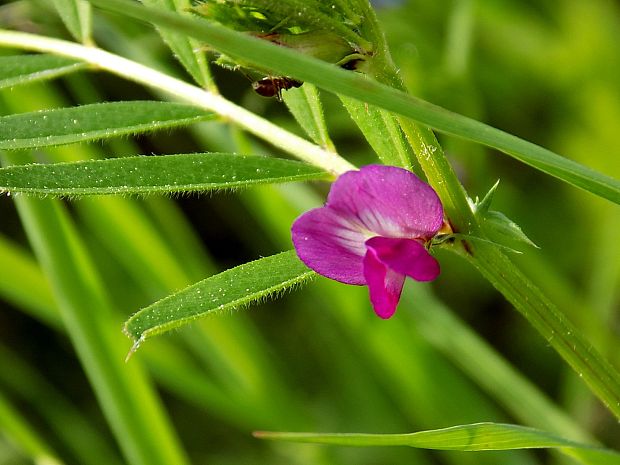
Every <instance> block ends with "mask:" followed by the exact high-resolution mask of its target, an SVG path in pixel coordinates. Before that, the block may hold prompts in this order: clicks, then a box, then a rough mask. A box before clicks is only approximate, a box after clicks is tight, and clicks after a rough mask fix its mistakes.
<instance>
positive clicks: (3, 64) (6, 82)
mask: <svg viewBox="0 0 620 465" xmlns="http://www.w3.org/2000/svg"><path fill="white" fill-rule="evenodd" d="M84 68H86V65H85V64H84V63H79V62H76V61H75V60H70V59H69V58H64V57H58V56H54V55H15V56H6V57H0V89H3V88H6V87H13V86H18V85H20V84H28V83H30V82H34V81H42V80H46V79H53V78H56V77H58V76H62V75H64V74H68V73H71V72H74V71H77V70H80V69H84Z"/></svg>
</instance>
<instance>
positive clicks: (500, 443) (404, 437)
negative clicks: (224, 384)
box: [255, 423, 620, 465]
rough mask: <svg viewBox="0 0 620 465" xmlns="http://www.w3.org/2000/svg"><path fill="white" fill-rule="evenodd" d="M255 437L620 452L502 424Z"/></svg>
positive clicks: (615, 458) (608, 463)
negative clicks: (399, 432)
mask: <svg viewBox="0 0 620 465" xmlns="http://www.w3.org/2000/svg"><path fill="white" fill-rule="evenodd" d="M255 436H257V437H259V438H263V439H274V440H281V441H293V442H307V443H318V444H332V445H339V446H364V447H366V446H409V447H416V448H420V449H436V450H457V451H484V450H513V449H546V448H551V449H560V450H561V451H562V452H563V453H565V454H567V455H570V456H572V457H574V458H576V459H578V460H579V461H581V462H582V463H584V464H588V465H617V464H620V454H618V453H617V452H615V451H612V450H609V449H602V448H598V447H594V446H589V445H586V444H581V443H578V442H575V441H570V440H568V439H564V438H562V437H560V436H557V435H554V434H551V433H547V432H545V431H541V430H537V429H534V428H526V427H523V426H518V425H508V424H501V423H475V424H471V425H460V426H453V427H450V428H444V429H436V430H429V431H420V432H417V433H408V434H346V433H345V434H321V433H272V432H258V433H255Z"/></svg>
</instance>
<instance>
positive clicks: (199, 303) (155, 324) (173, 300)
mask: <svg viewBox="0 0 620 465" xmlns="http://www.w3.org/2000/svg"><path fill="white" fill-rule="evenodd" d="M313 275H314V272H313V271H310V270H309V269H308V268H307V267H306V266H305V265H304V264H303V263H301V262H300V261H299V259H298V258H297V255H296V254H295V252H294V251H289V252H283V253H280V254H277V255H273V256H271V257H265V258H261V259H259V260H255V261H253V262H249V263H246V264H245V265H240V266H237V267H235V268H231V269H230V270H227V271H224V272H223V273H220V274H217V275H215V276H212V277H210V278H207V279H205V280H204V281H201V282H199V283H196V284H194V285H192V286H190V287H188V288H186V289H183V290H182V291H180V292H177V293H176V294H172V295H170V296H168V297H166V298H164V299H162V300H160V301H159V302H155V303H154V304H153V305H151V306H149V307H147V308H145V309H143V310H140V311H139V312H138V313H136V314H135V315H133V316H132V317H131V318H130V319H129V320H127V322H126V323H125V333H126V334H127V335H128V336H130V337H131V338H132V339H133V340H134V342H135V344H134V349H133V350H135V349H137V348H138V345H139V344H140V343H142V341H144V340H145V339H147V338H149V337H151V336H155V335H157V334H161V333H164V332H166V331H170V330H171V329H174V328H178V327H179V326H181V325H183V324H187V323H189V322H192V321H195V320H196V319H197V318H199V317H203V316H205V315H208V314H210V313H214V312H215V313H217V312H223V311H226V310H234V309H236V308H239V307H243V306H245V305H247V304H249V303H252V302H256V301H260V300H263V299H265V298H267V297H269V296H271V295H273V294H276V295H277V293H278V292H281V291H283V290H285V289H288V288H290V287H293V286H296V285H298V284H301V283H303V282H305V281H307V280H308V279H310V278H311V277H312V276H313Z"/></svg>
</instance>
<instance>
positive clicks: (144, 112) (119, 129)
mask: <svg viewBox="0 0 620 465" xmlns="http://www.w3.org/2000/svg"><path fill="white" fill-rule="evenodd" d="M210 118H213V115H212V114H209V113H206V112H204V111H203V110H200V109H198V108H196V107H192V106H190V105H182V104H178V103H165V102H149V101H133V102H111V103H96V104H92V105H83V106H81V107H74V108H59V109H55V110H45V111H38V112H34V113H19V114H16V115H9V116H3V117H0V149H4V150H18V149H26V148H39V147H50V146H54V145H61V144H72V143H76V142H88V141H93V140H99V139H108V138H110V137H118V136H123V135H128V134H138V133H142V132H149V131H155V130H157V129H166V128H174V127H179V126H185V125H188V124H192V123H196V122H198V121H204V120H206V119H210Z"/></svg>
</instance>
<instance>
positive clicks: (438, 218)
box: [327, 165, 443, 239]
mask: <svg viewBox="0 0 620 465" xmlns="http://www.w3.org/2000/svg"><path fill="white" fill-rule="evenodd" d="M327 206H328V207H330V208H333V209H334V210H337V211H340V212H342V214H343V215H345V216H346V217H348V218H351V219H352V220H353V219H354V220H356V221H357V222H358V223H359V224H360V225H361V226H362V227H363V228H365V229H367V230H369V231H372V232H374V233H375V234H377V235H380V236H387V237H408V238H414V237H421V238H425V239H428V238H431V237H433V236H434V235H435V234H436V233H437V231H438V230H439V229H440V228H441V226H442V224H443V207H442V205H441V201H440V200H439V197H438V196H437V194H436V193H435V191H434V190H433V188H432V187H430V186H429V185H428V184H426V183H425V182H423V181H421V180H420V179H419V178H418V177H417V176H416V175H415V174H413V173H412V172H411V171H408V170H405V169H402V168H397V167H395V166H384V165H368V166H364V167H363V168H361V169H360V170H359V171H348V172H346V173H344V174H343V175H341V176H340V177H339V178H338V179H337V180H336V182H335V183H334V184H333V186H332V188H331V190H330V192H329V196H328V198H327Z"/></svg>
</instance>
